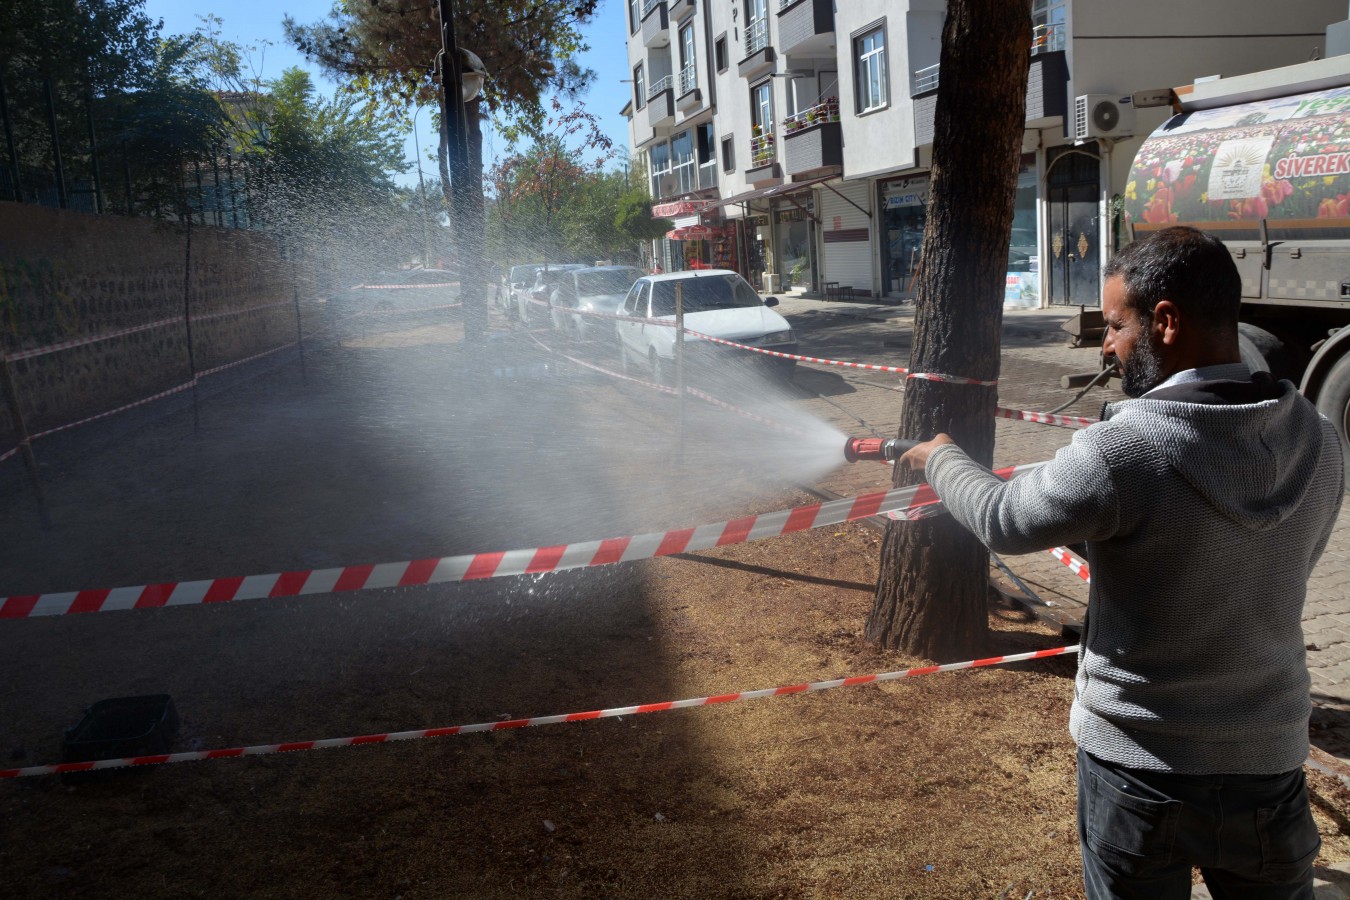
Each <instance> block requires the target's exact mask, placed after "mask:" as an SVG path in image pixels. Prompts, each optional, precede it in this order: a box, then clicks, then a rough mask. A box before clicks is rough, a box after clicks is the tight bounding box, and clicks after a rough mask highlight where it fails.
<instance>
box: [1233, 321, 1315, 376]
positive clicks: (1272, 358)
mask: <svg viewBox="0 0 1350 900" xmlns="http://www.w3.org/2000/svg"><path fill="white" fill-rule="evenodd" d="M1238 350H1239V351H1240V352H1241V354H1242V361H1243V362H1244V363H1246V364H1247V368H1249V369H1251V370H1252V371H1253V372H1269V373H1270V374H1271V375H1273V376H1275V377H1276V378H1284V379H1286V380H1288V381H1292V382H1294V384H1298V383H1299V380H1300V378H1301V377H1302V374H1303V366H1301V365H1299V363H1298V360H1296V359H1295V358H1294V354H1293V353H1290V352H1289V348H1288V346H1287V345H1286V344H1285V343H1284V341H1282V340H1280V338H1279V336H1278V335H1274V334H1271V333H1270V332H1269V331H1266V330H1265V329H1264V328H1258V327H1257V326H1255V325H1250V324H1248V323H1246V322H1240V323H1239V324H1238Z"/></svg>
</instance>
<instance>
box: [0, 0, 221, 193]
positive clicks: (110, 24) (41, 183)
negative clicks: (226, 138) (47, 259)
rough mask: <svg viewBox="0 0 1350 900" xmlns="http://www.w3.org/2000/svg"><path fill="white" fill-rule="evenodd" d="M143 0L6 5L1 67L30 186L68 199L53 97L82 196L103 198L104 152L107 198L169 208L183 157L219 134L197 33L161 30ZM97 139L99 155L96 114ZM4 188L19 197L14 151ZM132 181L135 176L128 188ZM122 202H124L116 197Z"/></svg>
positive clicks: (0, 24)
mask: <svg viewBox="0 0 1350 900" xmlns="http://www.w3.org/2000/svg"><path fill="white" fill-rule="evenodd" d="M143 5H144V0H80V2H75V0H10V2H8V3H6V4H4V5H3V6H2V7H0V77H3V78H4V82H5V88H6V94H7V100H8V109H9V113H10V117H11V127H12V129H13V132H14V138H15V144H16V151H17V156H18V162H19V172H18V181H19V187H20V188H21V189H22V193H21V196H22V197H23V199H25V200H28V201H33V200H36V201H38V202H42V203H48V204H53V205H54V204H55V203H56V201H57V186H56V185H57V181H56V176H57V172H56V163H55V159H56V154H55V149H56V148H55V146H54V144H53V138H52V130H51V126H50V124H49V121H48V101H49V97H50V103H51V107H52V110H53V113H54V116H55V119H56V134H57V137H58V140H59V142H60V151H61V157H62V162H63V169H64V172H63V174H64V178H65V182H66V186H67V190H68V193H69V194H70V195H71V203H72V205H73V206H75V207H76V208H83V209H92V208H93V207H94V202H93V194H92V191H93V181H94V178H93V174H94V165H95V162H96V161H97V162H98V163H99V165H100V167H101V168H102V170H103V172H104V173H105V174H104V180H105V182H106V181H108V180H109V178H108V176H109V175H110V174H111V173H113V172H116V173H117V176H118V177H116V178H114V179H112V180H114V181H116V182H117V183H118V184H119V185H120V186H121V187H122V189H121V190H118V191H116V192H114V191H111V190H110V189H109V188H108V186H107V185H106V184H105V186H104V191H103V193H104V195H105V197H108V196H110V198H111V199H114V200H118V201H120V202H121V204H122V209H123V211H127V210H126V209H125V206H126V205H127V200H126V197H127V195H128V194H131V195H132V198H133V200H132V203H133V205H138V206H139V207H140V208H139V209H138V211H140V212H146V211H149V212H151V213H162V214H170V213H171V212H173V211H174V210H175V209H176V204H175V202H174V198H173V194H174V193H175V191H174V190H173V189H172V188H171V187H170V186H171V185H174V184H176V182H177V181H179V180H180V176H181V172H182V169H183V165H184V160H186V159H189V158H192V157H195V156H200V155H202V154H204V153H209V152H210V149H211V148H212V147H213V146H214V145H215V144H216V143H218V142H219V139H220V136H221V125H222V123H223V116H222V115H221V113H220V110H219V105H218V104H217V103H216V101H215V100H214V98H212V97H211V95H210V94H209V93H207V91H206V90H205V85H204V84H202V83H201V81H200V80H199V79H197V78H195V77H194V74H193V65H192V63H191V59H190V57H191V51H192V46H193V43H194V41H193V40H192V39H190V38H183V37H170V38H162V37H161V36H160V31H161V30H162V25H161V23H159V22H155V21H152V20H151V19H150V18H149V17H148V16H146V15H145V13H144V11H143ZM91 123H92V125H93V130H94V133H95V135H96V139H97V141H98V149H99V152H98V154H97V160H96V157H95V154H94V153H93V149H92V146H91V143H90V137H89V130H90V125H91ZM2 168H3V170H4V173H5V175H6V177H5V178H4V179H3V181H4V188H5V189H4V190H0V196H7V197H10V196H14V193H13V182H12V180H11V179H12V178H13V177H14V173H12V172H10V171H9V169H10V166H9V160H8V159H6V160H4V164H3V167H2ZM129 185H134V187H131V188H128V186H129ZM114 208H117V205H116V204H114Z"/></svg>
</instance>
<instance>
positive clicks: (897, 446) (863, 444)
mask: <svg viewBox="0 0 1350 900" xmlns="http://www.w3.org/2000/svg"><path fill="white" fill-rule="evenodd" d="M918 444H919V442H918V441H906V440H902V439H901V438H849V439H848V440H847V441H845V442H844V459H846V460H848V461H849V462H857V461H858V460H860V459H881V460H894V459H899V458H900V457H901V456H903V455H904V453H905V451H906V450H909V449H910V448H911V447H916V446H918Z"/></svg>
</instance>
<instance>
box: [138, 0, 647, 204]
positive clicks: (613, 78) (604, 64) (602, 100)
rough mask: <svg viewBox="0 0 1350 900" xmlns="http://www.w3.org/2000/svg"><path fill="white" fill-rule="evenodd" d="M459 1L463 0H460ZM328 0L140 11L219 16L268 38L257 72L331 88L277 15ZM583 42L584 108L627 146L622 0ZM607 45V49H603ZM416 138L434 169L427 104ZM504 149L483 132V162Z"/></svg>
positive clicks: (158, 3)
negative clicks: (591, 75)
mask: <svg viewBox="0 0 1350 900" xmlns="http://www.w3.org/2000/svg"><path fill="white" fill-rule="evenodd" d="M461 2H463V0H461ZM332 5H333V4H332V0H279V2H278V0H232V2H230V3H224V2H221V0H146V2H145V11H146V13H147V14H149V16H150V17H151V18H152V19H163V20H164V31H165V32H166V33H168V34H183V33H187V32H190V31H193V30H194V29H195V28H196V27H197V26H198V25H199V24H200V20H199V18H198V17H199V16H203V15H207V14H208V13H210V14H214V15H216V16H219V17H220V19H221V20H222V23H223V24H222V25H221V34H222V37H224V38H226V39H228V40H233V41H235V42H237V43H240V44H245V45H256V44H261V43H262V42H264V41H270V42H271V46H270V47H267V48H266V52H265V55H264V57H263V77H265V78H275V77H277V76H278V75H280V74H281V72H282V70H283V69H286V68H289V67H290V66H300V67H302V68H306V69H309V70H310V71H311V72H313V73H314V76H315V80H316V82H317V83H318V84H320V85H321V88H322V89H323V90H324V91H326V92H329V93H331V92H332V90H333V88H334V87H335V85H334V84H333V82H331V81H328V80H326V79H324V78H323V77H322V76H321V75H320V74H319V70H318V67H317V66H314V65H311V64H310V63H308V62H307V61H306V60H305V58H304V57H303V56H301V55H300V53H299V52H298V51H296V50H295V49H294V48H293V47H291V46H290V45H289V44H287V43H286V39H285V36H284V34H283V33H282V30H281V20H282V17H283V16H285V15H286V14H288V13H289V14H290V15H291V16H292V17H294V18H295V19H296V20H297V21H299V22H314V21H318V20H319V19H321V18H323V17H324V16H325V15H326V14H327V12H328V10H329V9H331V8H332ZM585 34H586V43H588V44H589V45H590V46H591V48H592V49H591V50H590V51H588V52H587V53H585V54H584V55H583V56H582V57H581V59H580V62H581V64H582V65H583V66H585V67H588V68H591V69H594V70H595V72H596V76H597V77H596V80H595V86H594V87H592V88H591V91H590V93H589V94H587V95H586V96H585V97H584V98H582V99H583V101H584V102H585V104H586V109H587V110H589V111H590V112H591V113H593V114H595V115H596V116H597V117H599V119H600V127H601V130H602V131H604V133H605V134H607V135H609V137H610V139H611V140H613V141H614V144H615V146H616V147H620V148H623V147H627V146H628V127H627V124H626V123H625V121H624V118H623V116H621V115H619V110H620V109H621V108H622V107H623V105H624V103H626V102H627V100H628V85H626V84H624V83H623V79H625V78H631V77H632V76H631V75H629V74H628V56H627V53H626V52H625V53H618V52H615V51H614V49H613V48H614V47H616V46H618V45H621V44H622V43H623V42H624V41H625V40H626V39H627V31H626V28H625V25H624V5H623V2H622V0H600V5H599V7H598V9H597V12H596V16H595V19H594V21H593V22H592V23H591V24H590V25H589V26H588V27H587V28H586V30H585ZM607 51H608V52H607ZM417 126H418V128H417V131H418V138H419V140H420V142H421V145H422V153H423V162H422V165H423V170H424V171H430V172H434V171H435V165H434V164H431V165H430V169H428V168H427V167H428V157H427V153H428V149H427V148H428V147H430V148H432V149H434V148H435V146H436V134H435V132H434V130H433V129H432V127H431V110H430V109H424V110H423V111H422V113H421V114H420V115H419V116H418V117H417ZM504 151H505V142H504V141H503V140H502V139H501V138H500V137H498V136H497V135H495V134H491V133H489V134H486V135H484V146H483V157H484V162H485V163H487V164H489V165H490V164H491V162H492V159H493V157H494V156H496V155H499V154H501V153H502V152H504ZM415 155H416V154H415V153H414V150H413V137H412V135H411V134H409V135H408V139H407V142H406V145H405V148H404V156H405V157H406V158H407V160H408V161H409V162H410V163H411V162H412V161H413V159H414V157H415ZM399 181H400V182H401V183H403V184H416V183H417V170H416V169H415V168H414V169H411V170H410V171H409V172H406V173H404V174H403V175H401V176H399Z"/></svg>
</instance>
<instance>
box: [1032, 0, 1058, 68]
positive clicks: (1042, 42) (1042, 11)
mask: <svg viewBox="0 0 1350 900" xmlns="http://www.w3.org/2000/svg"><path fill="white" fill-rule="evenodd" d="M1064 5H1065V4H1064V0H1031V24H1032V30H1031V54H1032V55H1033V56H1035V55H1036V54H1037V53H1052V52H1054V51H1056V50H1063V49H1064V31H1065V27H1064V26H1065V21H1064Z"/></svg>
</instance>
